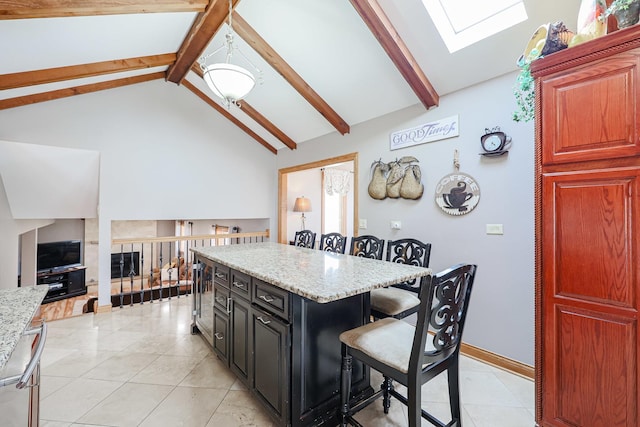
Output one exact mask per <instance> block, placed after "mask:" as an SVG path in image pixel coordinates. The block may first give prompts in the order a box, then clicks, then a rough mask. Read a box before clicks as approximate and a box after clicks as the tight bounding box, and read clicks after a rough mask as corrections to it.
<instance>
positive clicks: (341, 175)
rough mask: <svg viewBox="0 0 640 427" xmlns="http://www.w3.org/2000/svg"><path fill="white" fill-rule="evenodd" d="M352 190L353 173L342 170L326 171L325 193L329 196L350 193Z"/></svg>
mask: <svg viewBox="0 0 640 427" xmlns="http://www.w3.org/2000/svg"><path fill="white" fill-rule="evenodd" d="M350 188H351V172H349V171H346V170H341V169H325V170H324V191H325V192H326V193H327V194H328V195H330V196H331V195H333V194H340V195H342V196H344V195H346V194H348V193H349V189H350Z"/></svg>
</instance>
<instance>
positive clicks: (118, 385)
mask: <svg viewBox="0 0 640 427" xmlns="http://www.w3.org/2000/svg"><path fill="white" fill-rule="evenodd" d="M191 302H192V300H191V297H182V298H179V299H176V298H173V299H172V300H171V301H168V300H165V301H163V302H155V303H153V304H149V303H145V304H144V305H142V306H140V305H136V306H134V307H125V308H123V309H114V311H113V312H112V313H106V314H99V315H93V314H85V315H82V316H79V317H73V318H69V319H64V320H57V321H52V322H49V335H48V338H47V342H46V346H45V351H44V354H43V357H42V378H41V384H42V386H41V405H40V419H41V423H40V425H41V426H43V427H67V426H75V427H81V426H94V427H95V426H144V427H162V426H167V427H175V426H186V427H192V426H193V427H214V426H215V427H235V426H272V425H274V424H272V423H271V421H270V419H269V416H268V415H267V414H266V412H264V411H263V410H262V409H261V407H260V404H259V403H258V402H257V401H256V399H254V398H253V397H252V396H251V395H250V393H249V392H248V391H247V390H246V388H245V387H244V386H242V385H241V384H240V383H239V382H238V381H236V379H235V377H234V375H233V374H232V373H231V372H230V371H229V370H228V369H227V368H226V367H225V366H223V364H222V363H221V362H220V361H219V360H218V359H217V358H216V357H215V356H214V355H213V353H212V351H211V350H210V348H209V347H208V346H207V345H206V344H205V342H204V340H202V338H201V337H200V336H197V335H191V334H190V323H191V317H190V314H191ZM27 344H28V343H27ZM23 347H24V348H25V349H26V351H23V353H24V354H25V358H26V357H28V346H26V345H25V346H23ZM13 359H14V360H15V359H18V354H16V355H15V358H13ZM13 363H14V364H15V362H13ZM17 365H18V366H20V363H17ZM8 369H9V368H8ZM20 369H21V368H18V371H19V370H20ZM445 375H446V374H445ZM372 378H373V380H372V384H374V386H376V387H377V384H379V383H380V382H381V376H380V375H379V374H377V373H373V374H372ZM460 383H461V384H460V385H461V399H462V403H463V423H464V426H465V427H521V426H522V427H531V426H533V425H534V387H533V382H532V381H530V380H527V379H523V378H521V377H519V376H516V375H512V374H510V373H507V372H505V371H502V370H500V369H496V368H493V367H491V366H489V365H486V364H483V363H480V362H477V361H475V360H473V359H470V358H466V357H463V358H462V360H461V368H460ZM446 390H447V387H446V378H445V377H444V376H442V375H441V377H439V378H436V379H435V380H434V381H432V382H431V383H429V384H427V385H425V386H424V388H423V405H424V407H425V408H428V410H430V411H431V412H433V413H434V414H436V415H437V416H440V417H442V419H445V420H448V416H449V412H448V411H449V409H448V398H447V391H446ZM27 395H28V393H27V392H26V391H25V390H16V389H15V388H13V387H4V388H0V425H1V426H3V427H14V426H15V427H23V426H26V425H27V424H26V412H27ZM381 406H382V404H381V401H376V402H375V403H374V404H372V405H371V406H369V407H368V408H366V409H365V410H363V411H362V412H360V413H359V414H357V416H356V418H357V419H358V420H359V421H360V422H361V423H362V424H363V425H365V426H372V427H378V426H380V427H382V426H385V427H386V426H398V427H400V426H406V425H407V422H406V410H405V408H404V406H403V405H402V404H400V403H398V402H393V401H392V407H391V412H390V414H389V415H387V416H385V415H384V414H383V413H382V408H381ZM423 425H425V426H428V425H430V424H428V423H427V422H426V421H424V420H423Z"/></svg>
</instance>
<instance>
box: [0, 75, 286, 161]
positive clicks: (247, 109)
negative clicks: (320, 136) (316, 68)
mask: <svg viewBox="0 0 640 427" xmlns="http://www.w3.org/2000/svg"><path fill="white" fill-rule="evenodd" d="M191 71H193V72H194V73H196V74H197V75H199V76H200V77H202V70H201V69H200V67H199V66H198V65H197V64H194V65H193V67H191ZM0 77H1V76H0ZM240 104H241V108H240V110H241V111H243V112H244V113H245V114H246V115H248V116H249V117H251V118H252V119H253V120H254V121H255V122H256V123H258V124H259V125H260V126H262V127H263V128H265V129H266V130H268V131H269V133H271V135H273V136H275V137H276V138H278V139H279V140H280V141H281V142H282V143H283V144H284V145H286V146H287V147H289V148H290V149H292V150H295V149H296V148H298V144H296V143H295V141H294V140H293V139H291V138H289V137H288V136H287V134H285V133H284V132H282V131H281V130H280V129H278V127H276V125H274V124H273V123H272V122H271V121H269V119H267V118H266V117H264V116H263V115H262V114H260V113H259V112H258V111H257V110H256V109H255V108H253V107H252V106H251V105H250V104H249V103H248V102H247V101H246V100H242V101H240Z"/></svg>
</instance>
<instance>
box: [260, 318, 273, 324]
mask: <svg viewBox="0 0 640 427" xmlns="http://www.w3.org/2000/svg"><path fill="white" fill-rule="evenodd" d="M258 320H259V321H261V322H262V324H263V325H268V324H269V323H271V320H264V319H263V318H262V316H258Z"/></svg>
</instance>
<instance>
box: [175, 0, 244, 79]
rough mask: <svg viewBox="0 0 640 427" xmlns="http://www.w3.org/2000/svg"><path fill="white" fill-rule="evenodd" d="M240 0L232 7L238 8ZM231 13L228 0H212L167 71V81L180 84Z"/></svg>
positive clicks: (233, 0)
mask: <svg viewBox="0 0 640 427" xmlns="http://www.w3.org/2000/svg"><path fill="white" fill-rule="evenodd" d="M239 1H240V0H232V4H233V6H232V7H236V4H238V2H239ZM228 12H229V3H228V1H227V0H211V2H210V3H209V7H208V8H207V10H206V11H205V12H204V13H201V14H200V15H198V18H197V19H196V22H194V23H193V25H192V26H191V29H190V30H189V34H187V37H185V39H184V41H183V42H182V46H180V49H179V50H178V57H177V59H176V62H175V63H174V64H173V65H172V66H171V67H169V69H168V70H167V80H168V81H170V82H173V83H178V84H180V83H181V82H182V80H183V79H184V78H185V76H186V75H187V73H188V72H189V69H190V68H191V66H192V65H193V64H194V63H195V62H196V61H197V60H198V59H199V58H200V56H202V53H203V52H204V50H205V48H206V47H207V45H208V44H209V43H210V42H211V40H212V39H213V37H214V36H215V35H216V33H217V32H218V30H219V29H220V27H221V26H222V24H223V23H224V21H225V19H226V18H227V15H228Z"/></svg>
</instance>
